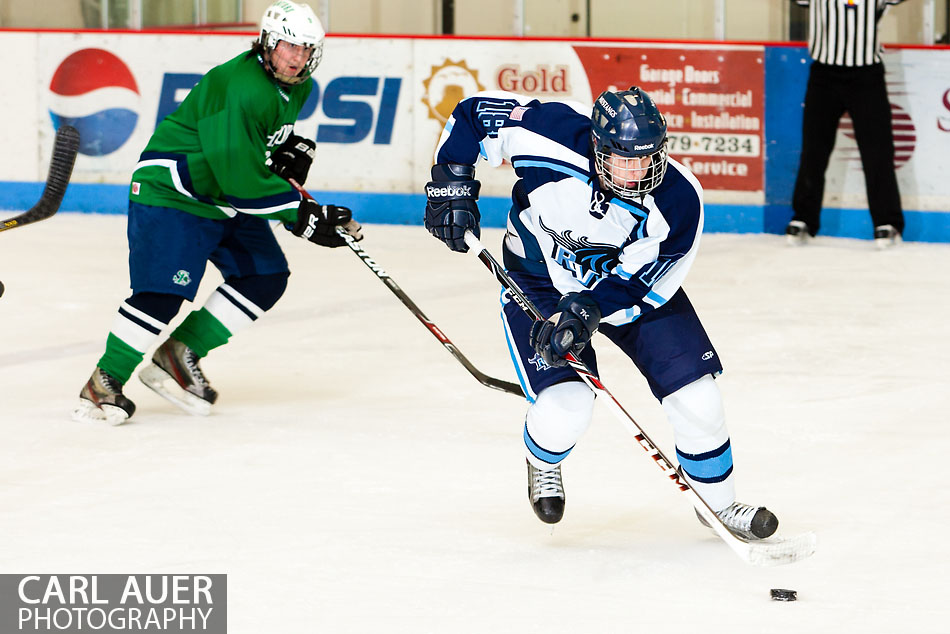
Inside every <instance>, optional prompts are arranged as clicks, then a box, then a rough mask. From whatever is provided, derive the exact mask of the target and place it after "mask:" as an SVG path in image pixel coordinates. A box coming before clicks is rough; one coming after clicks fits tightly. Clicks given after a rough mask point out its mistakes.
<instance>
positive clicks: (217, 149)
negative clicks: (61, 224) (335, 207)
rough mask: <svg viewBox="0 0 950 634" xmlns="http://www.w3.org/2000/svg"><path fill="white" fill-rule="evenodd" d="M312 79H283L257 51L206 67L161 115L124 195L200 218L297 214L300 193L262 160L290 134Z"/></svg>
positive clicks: (289, 218) (287, 219)
mask: <svg viewBox="0 0 950 634" xmlns="http://www.w3.org/2000/svg"><path fill="white" fill-rule="evenodd" d="M311 89H312V83H311V82H309V81H308V82H305V83H303V84H300V85H296V86H285V85H283V84H280V83H278V82H277V81H276V80H274V79H272V78H271V77H270V76H269V75H268V74H267V73H266V71H265V70H264V68H263V66H262V65H261V61H260V59H259V57H258V56H257V55H256V54H255V53H251V52H244V53H241V54H240V55H238V56H237V57H235V58H233V59H231V60H229V61H227V62H225V63H224V64H221V65H220V66H216V67H214V68H212V69H211V70H210V71H208V73H207V74H206V75H205V76H204V77H202V79H201V81H199V82H198V84H197V85H196V86H195V87H194V88H193V89H192V90H191V92H190V93H189V94H188V96H187V97H186V98H185V100H184V101H183V102H182V103H181V105H180V106H178V109H177V110H175V111H174V112H173V113H171V114H170V115H168V116H167V117H165V119H163V120H162V122H161V123H159V124H158V127H157V128H156V129H155V133H154V134H153V135H152V138H151V139H150V140H149V142H148V145H147V146H146V147H145V150H144V151H143V152H142V156H141V157H140V158H139V163H138V164H137V165H136V166H135V172H134V173H133V174H132V185H131V191H130V194H129V197H130V199H131V200H133V201H134V202H137V203H142V204H145V205H153V206H160V207H172V208H174V209H180V210H182V211H186V212H188V213H192V214H195V215H198V216H203V217H205V218H227V217H233V216H235V215H237V214H238V213H246V214H253V215H255V216H261V217H264V218H269V219H279V220H281V221H283V222H293V221H295V220H296V217H297V207H298V206H299V204H300V198H301V197H300V194H299V193H298V192H297V191H296V190H295V189H294V188H293V187H291V186H290V184H289V183H287V182H286V181H284V180H283V179H281V178H279V177H278V176H276V175H275V174H274V173H273V172H271V171H270V169H269V168H268V167H267V166H266V164H265V160H266V159H267V156H268V153H269V152H270V150H272V149H273V148H275V147H276V146H278V145H280V144H281V143H283V142H284V141H285V140H286V139H287V138H288V137H289V136H290V135H291V134H292V133H293V128H294V122H295V121H296V120H297V116H298V115H299V114H300V109H301V108H302V107H303V104H304V102H305V101H306V100H307V97H308V96H309V95H310V91H311Z"/></svg>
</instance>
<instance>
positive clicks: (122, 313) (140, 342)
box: [110, 302, 168, 356]
mask: <svg viewBox="0 0 950 634" xmlns="http://www.w3.org/2000/svg"><path fill="white" fill-rule="evenodd" d="M167 325H168V324H166V323H162V322H161V321H159V320H157V319H155V318H154V317H152V316H151V315H148V314H147V313H144V312H142V311H141V310H139V309H138V308H135V307H133V306H130V305H129V303H128V302H122V303H121V304H120V305H119V310H118V314H117V315H116V316H115V321H113V322H112V330H111V331H110V332H111V333H112V334H113V335H115V336H116V337H118V338H119V339H120V340H122V342H123V343H125V344H126V345H128V346H129V347H131V348H132V349H134V350H135V351H137V352H140V353H141V354H142V355H143V356H144V355H145V352H146V351H147V350H148V349H149V348H150V347H151V345H152V344H153V343H155V340H156V339H158V337H159V335H161V334H162V330H164V328H165V326H167Z"/></svg>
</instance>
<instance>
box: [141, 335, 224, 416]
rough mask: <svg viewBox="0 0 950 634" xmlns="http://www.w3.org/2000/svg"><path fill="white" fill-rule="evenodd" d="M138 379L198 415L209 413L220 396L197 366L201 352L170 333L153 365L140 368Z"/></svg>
mask: <svg viewBox="0 0 950 634" xmlns="http://www.w3.org/2000/svg"><path fill="white" fill-rule="evenodd" d="M139 380H140V381H142V383H144V384H145V385H147V386H148V387H149V388H151V389H152V390H154V391H155V392H156V393H157V394H158V395H159V396H161V397H162V398H165V399H167V400H168V401H171V402H172V403H174V404H175V405H177V406H178V407H180V408H181V409H183V410H185V411H186V412H188V413H189V414H194V415H196V416H207V415H208V414H210V413H211V405H212V404H213V403H214V402H215V400H217V398H218V393H217V392H215V391H214V390H213V389H212V388H211V385H210V384H209V383H208V380H207V379H206V378H205V375H204V373H202V371H201V368H200V367H199V366H198V355H197V354H195V352H194V351H193V350H192V349H191V348H189V347H188V346H186V345H185V344H183V343H182V342H180V341H178V340H177V339H172V338H170V337H169V338H168V340H167V341H165V343H163V344H162V345H161V346H159V348H158V350H156V351H155V354H154V355H153V356H152V363H151V365H149V366H148V367H147V368H145V369H143V370H142V371H141V372H139Z"/></svg>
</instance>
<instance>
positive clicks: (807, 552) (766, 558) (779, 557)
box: [742, 532, 818, 566]
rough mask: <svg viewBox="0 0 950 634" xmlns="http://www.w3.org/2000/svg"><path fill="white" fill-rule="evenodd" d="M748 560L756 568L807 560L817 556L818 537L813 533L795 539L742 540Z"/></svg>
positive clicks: (803, 534)
mask: <svg viewBox="0 0 950 634" xmlns="http://www.w3.org/2000/svg"><path fill="white" fill-rule="evenodd" d="M742 542H743V544H744V546H745V548H744V549H743V550H744V551H745V555H746V560H747V561H748V562H749V563H750V564H753V565H756V566H781V565H783V564H791V563H795V562H796V561H801V560H802V559H807V558H808V557H811V556H812V555H813V554H815V549H816V548H817V546H818V536H817V535H815V534H814V533H812V532H807V533H802V534H801V535H796V536H794V537H769V538H768V539H758V540H750V541H746V540H742Z"/></svg>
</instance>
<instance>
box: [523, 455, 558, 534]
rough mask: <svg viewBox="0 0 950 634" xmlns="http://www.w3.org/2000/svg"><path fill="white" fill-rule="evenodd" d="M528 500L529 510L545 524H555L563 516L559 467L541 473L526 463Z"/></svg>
mask: <svg viewBox="0 0 950 634" xmlns="http://www.w3.org/2000/svg"><path fill="white" fill-rule="evenodd" d="M528 499H529V500H531V508H533V509H534V514H535V515H537V516H538V519H540V520H541V521H542V522H544V523H545V524H557V523H558V522H560V521H561V518H562V517H563V516H564V485H563V484H562V483H561V465H558V466H556V467H554V468H553V469H550V470H547V471H542V470H541V469H536V468H535V467H534V465H532V464H531V463H530V462H528Z"/></svg>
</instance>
